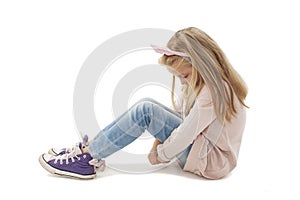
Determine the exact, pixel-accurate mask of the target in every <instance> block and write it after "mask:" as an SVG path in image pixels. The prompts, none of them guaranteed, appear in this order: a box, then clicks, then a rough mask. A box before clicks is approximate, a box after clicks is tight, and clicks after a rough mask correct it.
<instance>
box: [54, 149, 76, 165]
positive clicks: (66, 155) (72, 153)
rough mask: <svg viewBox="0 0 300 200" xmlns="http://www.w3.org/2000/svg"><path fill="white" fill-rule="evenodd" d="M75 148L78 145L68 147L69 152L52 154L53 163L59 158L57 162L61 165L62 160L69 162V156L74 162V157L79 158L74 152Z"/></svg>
mask: <svg viewBox="0 0 300 200" xmlns="http://www.w3.org/2000/svg"><path fill="white" fill-rule="evenodd" d="M76 148H78V147H77V146H74V147H72V148H70V152H68V153H65V154H62V155H58V156H53V157H54V158H55V160H54V163H55V164H56V163H57V162H58V160H59V163H60V164H61V165H62V164H63V160H66V164H69V158H71V160H72V162H75V159H74V158H76V159H77V160H80V158H79V157H78V156H77V154H76Z"/></svg>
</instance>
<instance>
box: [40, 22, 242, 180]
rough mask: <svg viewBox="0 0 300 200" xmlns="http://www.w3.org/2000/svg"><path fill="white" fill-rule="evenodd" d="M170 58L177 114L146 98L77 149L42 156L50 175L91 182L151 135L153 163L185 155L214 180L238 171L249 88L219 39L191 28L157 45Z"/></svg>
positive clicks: (190, 167) (182, 160)
mask: <svg viewBox="0 0 300 200" xmlns="http://www.w3.org/2000/svg"><path fill="white" fill-rule="evenodd" d="M152 47H153V48H154V50H155V51H156V52H158V53H161V54H163V55H162V57H161V58H160V59H159V63H160V64H162V65H165V66H167V68H168V70H169V71H170V72H171V73H172V74H173V85H172V90H173V91H172V103H173V106H174V110H175V111H173V110H171V109H169V108H167V107H165V106H164V105H162V104H160V103H158V102H156V101H154V100H152V99H143V100H141V101H139V102H137V103H136V104H135V105H134V106H132V107H131V108H130V109H129V110H128V111H127V112H125V113H124V114H123V115H121V116H120V117H119V118H117V119H116V120H115V121H114V122H112V123H111V124H110V125H108V126H107V127H106V128H105V129H103V130H101V131H100V132H99V133H98V135H97V136H96V137H95V138H93V139H92V140H91V141H89V142H87V138H84V141H83V143H79V144H78V145H77V146H75V147H74V148H72V149H62V150H55V149H51V151H49V152H48V153H45V154H42V155H41V156H40V158H39V162H40V164H41V165H42V167H44V168H45V169H46V170H47V171H49V172H50V173H54V174H58V175H63V176H71V177H77V178H82V179H89V178H93V177H95V176H96V172H95V166H96V167H100V168H101V169H102V170H103V168H104V161H103V160H102V159H103V158H105V157H107V156H109V155H111V154H113V153H114V152H116V151H118V150H120V149H122V148H123V147H125V146H126V145H128V144H130V143H131V142H133V141H134V140H135V139H137V138H138V137H139V136H140V135H141V134H142V133H143V132H144V131H145V130H147V131H148V132H149V133H150V134H151V135H153V136H154V137H155V138H156V139H155V142H154V144H153V147H152V149H151V150H150V153H149V155H148V159H149V161H150V163H151V164H153V165H155V164H159V163H166V162H169V161H170V160H172V159H173V158H175V157H176V158H177V159H178V161H179V164H180V166H181V168H182V169H183V170H185V171H189V172H192V173H195V174H197V175H199V176H202V177H205V178H208V179H219V178H222V177H224V176H226V175H227V174H228V173H229V172H231V171H232V170H233V169H234V168H235V166H236V164H237V158H238V154H239V149H240V144H241V138H242V133H243V130H244V126H245V122H246V114H245V107H247V106H246V105H245V103H244V100H245V98H246V96H247V88H246V85H245V83H244V82H243V80H242V78H241V77H240V76H239V74H238V73H237V72H236V71H235V70H234V69H233V68H232V66H231V65H230V63H229V62H228V60H227V58H226V57H225V54H224V53H223V52H222V50H221V49H220V47H219V46H218V45H217V44H216V42H215V41H214V40H213V39H212V38H210V37H209V36H208V35H207V34H206V33H204V32H203V31H201V30H199V29H197V28H194V27H190V28H186V29H182V30H179V31H177V32H176V33H175V34H174V36H173V37H172V38H171V39H170V40H169V42H168V44H167V47H168V48H160V47H156V46H152ZM175 76H176V77H178V78H179V79H180V81H181V84H182V91H183V96H182V101H181V102H179V103H175V101H174V88H175V86H174V85H175Z"/></svg>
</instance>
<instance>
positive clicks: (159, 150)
mask: <svg viewBox="0 0 300 200" xmlns="http://www.w3.org/2000/svg"><path fill="white" fill-rule="evenodd" d="M157 154H158V157H159V158H160V159H161V160H163V161H165V162H169V161H170V160H171V159H170V158H168V157H167V156H166V154H165V152H164V150H163V144H159V145H157Z"/></svg>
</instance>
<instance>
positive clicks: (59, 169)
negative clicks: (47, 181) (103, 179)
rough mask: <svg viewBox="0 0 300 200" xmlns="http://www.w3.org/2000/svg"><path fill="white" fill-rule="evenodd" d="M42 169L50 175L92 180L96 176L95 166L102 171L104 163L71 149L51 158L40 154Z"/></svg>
mask: <svg viewBox="0 0 300 200" xmlns="http://www.w3.org/2000/svg"><path fill="white" fill-rule="evenodd" d="M39 162H40V164H41V165H42V167H43V168H44V169H45V170H47V171H48V172H50V173H52V174H57V175H61V176H68V177H74V178H80V179H92V178H94V177H95V176H96V171H95V166H97V167H99V168H100V169H101V170H102V171H103V169H104V166H105V163H104V161H102V160H96V159H93V158H92V157H91V155H90V154H89V153H82V151H81V149H80V148H78V147H77V148H76V147H75V148H73V150H72V151H71V152H69V153H65V154H62V155H57V156H53V155H50V154H42V155H41V156H40V157H39Z"/></svg>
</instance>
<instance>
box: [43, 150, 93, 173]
mask: <svg viewBox="0 0 300 200" xmlns="http://www.w3.org/2000/svg"><path fill="white" fill-rule="evenodd" d="M43 155H44V154H42V155H41V156H40V157H39V163H40V164H41V166H42V167H43V168H44V169H45V170H46V171H48V172H49V173H51V174H56V175H60V176H66V177H72V178H79V179H93V178H95V177H96V174H90V175H81V174H76V173H72V172H67V171H63V170H59V169H56V168H54V167H52V166H50V165H49V164H48V163H47V162H46V160H45V159H44V157H43Z"/></svg>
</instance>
